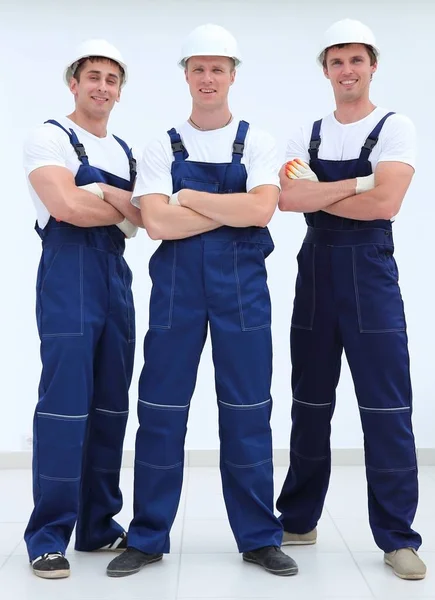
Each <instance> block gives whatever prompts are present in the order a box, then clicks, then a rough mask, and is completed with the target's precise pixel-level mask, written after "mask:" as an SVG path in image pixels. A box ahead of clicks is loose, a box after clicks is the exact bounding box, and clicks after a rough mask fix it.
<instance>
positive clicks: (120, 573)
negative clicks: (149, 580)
mask: <svg viewBox="0 0 435 600" xmlns="http://www.w3.org/2000/svg"><path fill="white" fill-rule="evenodd" d="M162 558H163V554H148V553H147V552H141V551H140V550H137V549H136V548H127V550H125V551H124V552H123V553H122V554H119V555H118V556H117V557H116V558H114V559H113V560H112V561H111V562H110V563H109V565H108V567H107V569H106V573H107V575H108V576H109V577H127V575H133V574H134V573H138V572H139V571H140V570H141V569H142V568H143V567H146V565H150V564H151V563H154V562H157V561H159V560H162Z"/></svg>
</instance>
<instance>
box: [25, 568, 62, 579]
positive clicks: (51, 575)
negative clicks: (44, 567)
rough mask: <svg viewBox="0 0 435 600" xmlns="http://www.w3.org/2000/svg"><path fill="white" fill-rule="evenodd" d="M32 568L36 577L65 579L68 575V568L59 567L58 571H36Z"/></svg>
mask: <svg viewBox="0 0 435 600" xmlns="http://www.w3.org/2000/svg"><path fill="white" fill-rule="evenodd" d="M32 570H33V572H34V573H35V575H36V577H41V579H66V578H67V577H69V576H70V570H69V569H61V570H59V571H38V570H37V569H32Z"/></svg>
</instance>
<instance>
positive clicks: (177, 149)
mask: <svg viewBox="0 0 435 600" xmlns="http://www.w3.org/2000/svg"><path fill="white" fill-rule="evenodd" d="M167 134H168V135H169V139H170V140H171V148H172V153H173V155H174V160H175V162H181V161H183V160H186V158H188V157H189V153H188V152H187V150H186V148H185V147H184V144H183V141H182V139H181V136H180V134H179V133H178V131H177V130H176V129H175V127H173V128H172V129H170V130H169V131H168V132H167Z"/></svg>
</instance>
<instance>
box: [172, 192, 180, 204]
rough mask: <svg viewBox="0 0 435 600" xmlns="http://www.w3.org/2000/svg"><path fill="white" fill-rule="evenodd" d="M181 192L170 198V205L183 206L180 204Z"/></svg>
mask: <svg viewBox="0 0 435 600" xmlns="http://www.w3.org/2000/svg"><path fill="white" fill-rule="evenodd" d="M179 193H180V192H175V194H172V196H171V197H170V198H169V204H172V205H174V206H181V204H180V203H179V202H178V194H179Z"/></svg>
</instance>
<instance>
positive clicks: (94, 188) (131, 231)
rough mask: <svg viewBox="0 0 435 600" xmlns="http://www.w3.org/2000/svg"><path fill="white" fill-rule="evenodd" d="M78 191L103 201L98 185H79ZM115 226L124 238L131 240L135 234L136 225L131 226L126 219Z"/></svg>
mask: <svg viewBox="0 0 435 600" xmlns="http://www.w3.org/2000/svg"><path fill="white" fill-rule="evenodd" d="M79 188H80V189H82V190H86V191H87V192H90V193H91V194H95V195H96V196H98V197H99V198H101V200H104V192H103V190H102V189H101V188H100V186H99V185H98V183H88V184H87V185H80V186H79ZM116 226H117V227H118V228H119V229H120V230H121V231H122V233H123V234H124V235H125V237H126V238H132V237H134V236H135V235H136V233H137V227H136V225H133V223H131V222H130V221H129V220H128V219H124V220H123V221H121V223H117V224H116Z"/></svg>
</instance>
